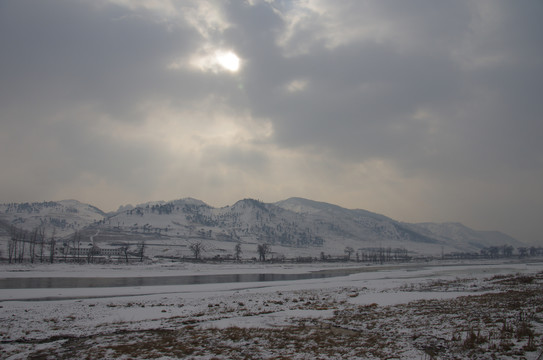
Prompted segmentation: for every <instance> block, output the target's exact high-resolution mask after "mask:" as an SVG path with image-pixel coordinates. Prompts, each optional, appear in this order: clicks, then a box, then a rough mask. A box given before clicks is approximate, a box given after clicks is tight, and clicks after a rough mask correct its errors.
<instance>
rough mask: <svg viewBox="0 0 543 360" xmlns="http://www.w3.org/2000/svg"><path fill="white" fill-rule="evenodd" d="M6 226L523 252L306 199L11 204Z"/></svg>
mask: <svg viewBox="0 0 543 360" xmlns="http://www.w3.org/2000/svg"><path fill="white" fill-rule="evenodd" d="M0 220H2V221H3V222H4V223H8V224H11V225H14V226H18V227H20V228H23V229H26V230H31V229H32V228H34V227H36V226H47V227H50V228H51V229H54V231H55V232H56V234H57V236H59V237H66V238H67V237H69V236H71V235H72V234H73V233H74V232H76V231H78V232H80V233H82V234H86V236H88V237H89V238H91V236H93V235H95V234H97V233H100V235H99V236H97V237H95V239H97V241H103V242H106V243H119V241H128V240H130V239H136V238H142V239H159V240H160V241H164V240H168V241H171V242H177V243H178V244H189V243H190V242H194V241H207V242H210V243H211V242H214V244H215V245H213V246H214V247H215V248H217V249H218V248H222V247H224V246H223V245H224V244H223V243H232V242H239V243H243V244H260V243H267V244H271V245H273V246H278V247H282V248H287V249H288V248H290V249H313V250H314V252H315V251H319V250H321V251H322V252H324V251H328V252H331V251H335V252H336V253H337V252H341V251H342V249H344V248H345V247H353V248H355V249H374V248H377V247H389V248H405V249H408V250H409V251H412V252H414V253H420V254H423V253H428V252H431V253H434V254H435V253H438V252H440V251H441V252H442V251H443V249H446V251H447V252H478V251H479V250H480V249H482V248H485V247H488V246H503V245H505V244H508V245H515V246H521V245H523V244H522V243H521V242H520V241H518V240H516V239H514V238H512V237H510V236H509V235H506V234H504V233H501V232H499V231H478V230H473V229H470V228H469V227H467V226H465V225H463V224H460V223H453V222H448V223H430V222H423V223H405V222H400V221H397V220H394V219H392V218H389V217H387V216H385V215H382V214H378V213H373V212H371V211H368V210H363V209H347V208H343V207H341V206H339V205H335V204H330V203H326V202H319V201H315V200H310V199H304V198H301V197H291V198H288V199H285V200H281V201H278V202H275V203H264V202H262V201H259V200H255V199H242V200H239V201H237V202H235V203H234V204H233V205H228V206H225V207H220V208H216V207H212V206H210V205H208V204H206V203H205V202H203V201H201V200H198V199H194V198H182V199H177V200H171V201H151V202H146V203H143V204H139V205H136V206H132V205H124V206H120V207H119V209H118V210H117V211H113V212H110V213H105V212H103V211H102V210H100V209H99V208H97V207H94V206H92V205H90V204H84V203H81V202H79V201H77V200H62V201H56V202H42V203H11V204H0ZM51 231H53V230H51ZM93 238H94V237H93ZM157 241H158V240H157ZM221 244H223V245H221Z"/></svg>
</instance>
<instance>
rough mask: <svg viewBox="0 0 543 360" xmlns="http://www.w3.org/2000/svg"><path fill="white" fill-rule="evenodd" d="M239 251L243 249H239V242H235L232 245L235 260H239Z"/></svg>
mask: <svg viewBox="0 0 543 360" xmlns="http://www.w3.org/2000/svg"><path fill="white" fill-rule="evenodd" d="M241 253H243V251H242V250H241V244H240V243H237V244H236V246H235V247H234V257H235V258H236V261H240V260H241Z"/></svg>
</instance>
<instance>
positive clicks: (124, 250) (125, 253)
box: [121, 243, 130, 264]
mask: <svg viewBox="0 0 543 360" xmlns="http://www.w3.org/2000/svg"><path fill="white" fill-rule="evenodd" d="M129 247H130V245H129V244H128V243H124V244H123V245H122V246H121V252H122V253H123V255H124V260H125V261H126V263H127V264H128V248H129Z"/></svg>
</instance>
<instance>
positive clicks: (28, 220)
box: [0, 200, 106, 237]
mask: <svg viewBox="0 0 543 360" xmlns="http://www.w3.org/2000/svg"><path fill="white" fill-rule="evenodd" d="M105 216H106V214H105V213H104V212H103V211H102V210H100V209H98V208H96V207H94V206H92V205H88V204H83V203H81V202H79V201H77V200H62V201H45V202H34V203H10V204H0V220H3V221H4V223H7V224H9V225H13V226H16V227H18V228H21V229H24V230H29V231H30V230H33V229H35V228H37V227H44V228H45V230H46V231H47V232H48V233H52V232H53V231H54V232H55V235H56V236H58V237H63V236H68V235H70V234H72V233H74V232H75V231H77V230H80V229H83V228H85V227H87V226H89V225H91V224H93V223H95V222H97V221H100V220H102V219H104V217H105Z"/></svg>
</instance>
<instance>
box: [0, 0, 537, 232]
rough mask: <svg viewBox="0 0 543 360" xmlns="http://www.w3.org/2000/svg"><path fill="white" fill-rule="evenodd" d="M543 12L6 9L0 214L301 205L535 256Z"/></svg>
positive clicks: (250, 5) (529, 5)
mask: <svg viewBox="0 0 543 360" xmlns="http://www.w3.org/2000/svg"><path fill="white" fill-rule="evenodd" d="M542 13H543V4H542V3H541V2H538V1H525V2H522V3H518V2H510V1H495V0H481V1H477V2H472V1H467V0H466V1H454V2H443V3H436V2H433V1H428V0H424V1H423V0H416V1H410V2H408V3H407V2H383V1H360V0H356V1H355V0H353V1H342V2H339V3H338V2H335V1H328V0H315V1H311V0H304V1H271V0H270V1H264V0H252V1H241V0H240V1H231V2H223V1H195V0H193V1H166V0H165V1H154V0H153V1H151V0H140V1H126V0H111V1H108V0H100V1H83V0H81V1H73V2H68V3H67V2H65V1H57V0H43V1H39V2H35V1H29V0H20V1H7V0H5V1H1V0H0V48H1V49H2V50H1V55H0V83H1V84H2V86H1V87H0V130H1V131H0V166H1V168H2V169H3V170H2V177H1V179H0V201H2V202H9V201H41V200H50V199H61V198H78V199H80V200H82V201H86V202H90V203H93V204H96V205H97V206H99V207H102V208H104V209H105V210H112V209H115V208H116V207H117V206H119V205H121V204H125V203H128V202H134V203H136V202H142V201H148V200H158V199H167V200H169V199H174V198H179V197H185V196H192V197H196V198H200V199H202V200H204V201H206V202H208V203H210V204H212V205H216V206H223V205H226V204H230V203H232V202H233V201H235V200H237V199H240V198H244V197H254V198H259V199H262V200H265V201H277V200H280V199H283V198H286V197H289V196H304V197H309V198H313V199H316V200H323V201H329V202H333V203H337V204H340V205H343V206H346V207H351V208H364V209H368V210H372V211H376V212H382V213H385V214H387V215H389V216H392V217H395V218H398V219H401V220H405V221H426V220H429V221H446V220H450V221H462V222H464V223H466V224H467V225H470V226H473V227H476V228H479V229H499V230H502V231H505V232H508V233H509V234H511V235H513V236H517V237H518V238H519V239H520V240H526V241H532V242H534V241H538V240H539V238H538V236H539V235H538V233H539V228H538V226H539V223H540V221H541V220H542V219H541V214H542V213H543V186H542V185H541V184H543V145H542V144H543V142H542V141H541V140H540V138H541V134H543V121H542V114H543V102H542V101H541V94H543V89H541V87H542V86H543V85H542V84H543V66H542V65H543V64H542V62H543V46H541V44H542V43H543V24H542V22H541V21H540V15H541V14H542ZM228 61H230V63H228ZM233 61H234V62H235V61H239V62H237V63H236V64H235V65H236V66H234V65H233V64H234V63H233ZM228 64H230V65H228ZM236 67H239V69H236ZM236 70H237V71H236Z"/></svg>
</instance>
